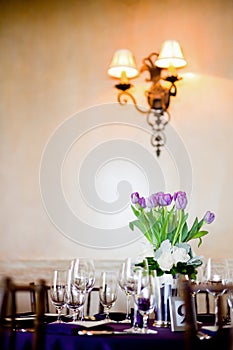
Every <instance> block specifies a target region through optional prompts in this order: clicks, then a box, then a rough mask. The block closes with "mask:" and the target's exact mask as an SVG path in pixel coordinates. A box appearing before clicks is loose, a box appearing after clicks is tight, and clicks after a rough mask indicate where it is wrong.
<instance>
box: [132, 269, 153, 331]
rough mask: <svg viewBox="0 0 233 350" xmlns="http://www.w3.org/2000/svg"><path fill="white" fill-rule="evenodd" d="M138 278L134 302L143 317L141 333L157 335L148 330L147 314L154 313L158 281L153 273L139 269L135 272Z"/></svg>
mask: <svg viewBox="0 0 233 350" xmlns="http://www.w3.org/2000/svg"><path fill="white" fill-rule="evenodd" d="M137 273H138V278H137V283H136V291H135V293H134V300H135V302H136V304H137V307H138V311H139V313H140V314H141V315H142V316H143V327H142V329H141V333H157V332H156V331H153V330H149V329H148V318H149V314H150V313H152V312H153V311H154V309H155V308H156V306H157V303H158V297H159V281H158V279H157V276H156V272H155V271H151V272H150V273H149V272H148V270H145V269H141V271H140V270H138V271H137Z"/></svg>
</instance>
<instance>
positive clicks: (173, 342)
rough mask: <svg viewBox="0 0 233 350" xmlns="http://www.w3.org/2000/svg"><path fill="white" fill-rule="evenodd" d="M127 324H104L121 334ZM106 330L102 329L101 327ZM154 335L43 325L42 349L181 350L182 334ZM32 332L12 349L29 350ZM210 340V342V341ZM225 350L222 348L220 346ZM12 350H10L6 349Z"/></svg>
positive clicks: (162, 331) (206, 345) (163, 331)
mask: <svg viewBox="0 0 233 350" xmlns="http://www.w3.org/2000/svg"><path fill="white" fill-rule="evenodd" d="M129 327H130V325H128V324H123V323H108V325H107V329H108V330H114V331H118V332H122V331H123V330H124V329H126V328H129ZM105 328H106V327H105ZM150 328H151V329H154V330H157V331H158V333H157V334H129V333H124V334H107V335H106V334H105V335H103V334H99V335H79V334H78V332H79V331H80V330H83V329H84V328H83V327H80V326H77V325H74V324H71V323H63V324H54V323H49V324H47V325H45V333H46V341H45V343H46V345H45V350H155V349H157V350H160V349H161V350H170V349H172V350H185V349H186V346H185V345H186V338H185V332H183V331H179V332H171V330H170V328H154V327H152V326H151V325H150ZM9 339H10V336H9V331H8V332H7V331H6V332H5V335H4V339H3V341H4V342H3V343H1V350H9ZM32 339H33V333H32V332H28V331H22V330H21V331H17V332H16V341H15V345H16V346H15V349H14V350H31V344H32ZM213 339H214V338H212V339H211V341H210V342H209V341H208V342H205V341H202V342H201V346H198V350H200V349H205V350H209V349H211V350H212V349H213V346H214V345H216V344H215V342H214V340H213ZM212 340H213V341H212ZM202 345H203V346H202ZM221 349H222V350H223V349H224V350H225V349H226V347H224V346H222V347H221ZM10 350H13V349H10Z"/></svg>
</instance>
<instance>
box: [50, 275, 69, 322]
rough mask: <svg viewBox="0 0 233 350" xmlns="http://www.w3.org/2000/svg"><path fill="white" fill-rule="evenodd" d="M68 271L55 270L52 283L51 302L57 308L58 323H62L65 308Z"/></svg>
mask: <svg viewBox="0 0 233 350" xmlns="http://www.w3.org/2000/svg"><path fill="white" fill-rule="evenodd" d="M66 280H67V271H66V270H55V271H53V277H52V283H51V286H50V300H51V302H52V304H53V305H54V306H55V308H56V310H57V313H58V316H57V320H56V322H57V323H61V322H62V321H61V311H62V309H63V307H64V306H65V304H66V303H65V292H66Z"/></svg>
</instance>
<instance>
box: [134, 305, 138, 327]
mask: <svg viewBox="0 0 233 350" xmlns="http://www.w3.org/2000/svg"><path fill="white" fill-rule="evenodd" d="M137 312H138V306H137V304H136V303H134V314H133V328H135V329H137V328H138V320H137Z"/></svg>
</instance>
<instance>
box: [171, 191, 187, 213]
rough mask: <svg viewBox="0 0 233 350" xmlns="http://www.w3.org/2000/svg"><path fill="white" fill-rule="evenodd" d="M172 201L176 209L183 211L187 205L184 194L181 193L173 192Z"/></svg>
mask: <svg viewBox="0 0 233 350" xmlns="http://www.w3.org/2000/svg"><path fill="white" fill-rule="evenodd" d="M174 201H175V205H176V209H185V208H186V206H187V203H188V201H187V197H186V193H185V192H182V191H179V192H175V193H174Z"/></svg>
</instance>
